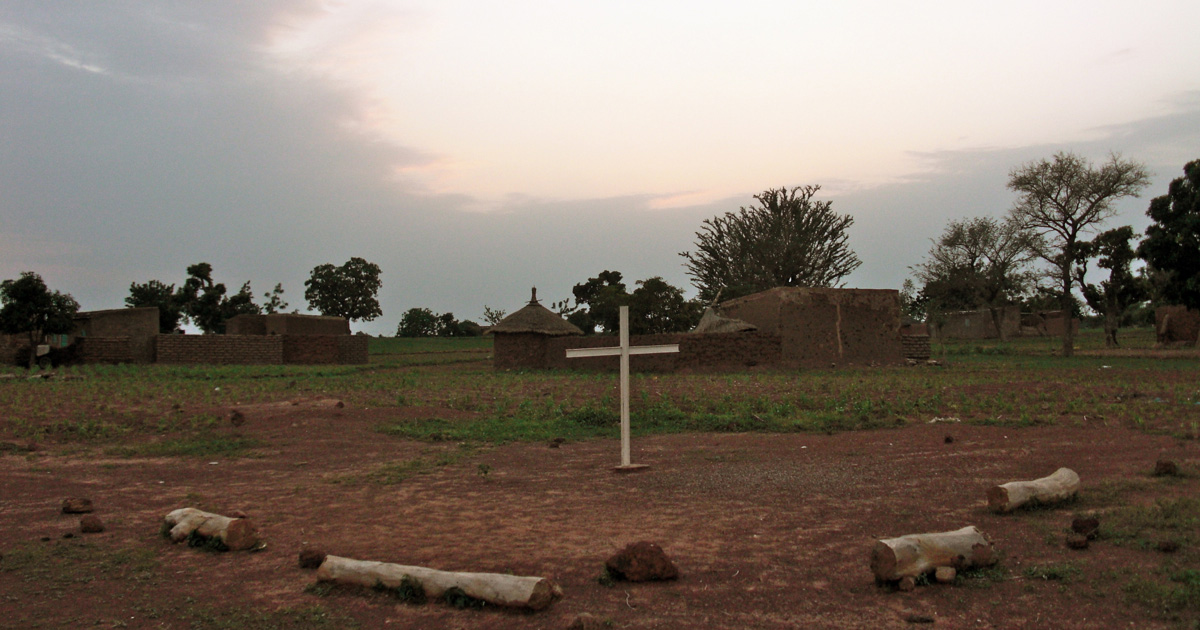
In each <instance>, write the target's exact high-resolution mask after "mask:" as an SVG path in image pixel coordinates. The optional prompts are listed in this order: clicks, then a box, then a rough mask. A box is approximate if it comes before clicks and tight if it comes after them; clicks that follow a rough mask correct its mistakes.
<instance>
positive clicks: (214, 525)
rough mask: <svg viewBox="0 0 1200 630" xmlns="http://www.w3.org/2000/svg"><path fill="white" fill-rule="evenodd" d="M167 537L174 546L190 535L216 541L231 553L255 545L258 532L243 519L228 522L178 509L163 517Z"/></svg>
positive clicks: (221, 517) (203, 513) (191, 510)
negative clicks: (168, 530) (167, 528)
mask: <svg viewBox="0 0 1200 630" xmlns="http://www.w3.org/2000/svg"><path fill="white" fill-rule="evenodd" d="M166 523H167V526H168V527H170V528H171V530H170V532H169V533H168V535H169V536H170V538H171V540H172V541H174V542H181V541H183V540H186V539H187V537H188V536H191V535H192V533H193V532H194V533H195V534H196V535H198V536H204V537H205V538H216V539H218V540H220V541H221V542H222V543H224V544H225V546H226V547H228V548H229V549H230V550H231V551H240V550H243V549H250V548H251V547H254V546H255V545H257V544H258V530H257V528H255V527H254V523H252V522H250V519H247V518H231V517H228V516H223V515H221V514H213V513H212V512H205V511H203V510H197V509H196V508H179V509H178V510H174V511H172V512H170V513H169V514H167V516H166Z"/></svg>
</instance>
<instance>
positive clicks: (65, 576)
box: [0, 538, 158, 586]
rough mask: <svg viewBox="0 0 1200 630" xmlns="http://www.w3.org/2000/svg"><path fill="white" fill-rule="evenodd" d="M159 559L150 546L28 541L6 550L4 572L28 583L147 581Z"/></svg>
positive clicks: (69, 583)
mask: <svg viewBox="0 0 1200 630" xmlns="http://www.w3.org/2000/svg"><path fill="white" fill-rule="evenodd" d="M157 569H158V558H157V557H156V556H155V554H154V551H153V550H150V549H130V548H121V549H110V548H107V547H103V546H100V545H99V544H96V543H91V542H86V541H83V540H79V539H77V538H72V539H63V540H52V541H46V542H34V543H27V544H25V545H22V546H19V547H16V548H14V549H8V550H6V551H5V552H4V561H3V562H2V563H0V571H4V572H6V573H9V572H12V573H15V574H16V575H18V576H19V577H20V578H21V579H22V580H24V581H26V582H39V583H44V584H47V585H53V586H67V585H71V584H79V583H88V582H91V581H93V580H95V579H97V578H102V579H118V580H125V579H128V580H133V581H137V582H144V581H147V580H151V579H155V577H156V576H155V571H156V570H157Z"/></svg>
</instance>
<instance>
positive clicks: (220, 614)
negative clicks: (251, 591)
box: [181, 605, 359, 630]
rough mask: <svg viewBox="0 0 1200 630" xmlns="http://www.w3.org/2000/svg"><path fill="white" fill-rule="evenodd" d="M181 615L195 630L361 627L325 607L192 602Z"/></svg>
mask: <svg viewBox="0 0 1200 630" xmlns="http://www.w3.org/2000/svg"><path fill="white" fill-rule="evenodd" d="M181 617H182V618H183V619H184V620H186V621H187V622H188V628H190V629H191V630H302V629H306V628H338V629H341V628H358V627H359V624H358V622H357V621H355V620H354V619H352V618H350V617H346V616H343V615H339V614H336V613H333V612H330V611H329V610H326V609H325V607H323V606H320V605H317V606H306V607H303V608H280V609H278V610H272V611H262V610H258V609H248V608H217V607H215V606H194V605H189V606H188V607H187V608H185V609H184V610H183V611H182V615H181Z"/></svg>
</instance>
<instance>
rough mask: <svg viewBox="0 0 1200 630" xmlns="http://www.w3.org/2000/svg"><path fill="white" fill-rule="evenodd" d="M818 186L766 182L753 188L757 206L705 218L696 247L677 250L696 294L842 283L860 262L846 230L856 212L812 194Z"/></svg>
mask: <svg viewBox="0 0 1200 630" xmlns="http://www.w3.org/2000/svg"><path fill="white" fill-rule="evenodd" d="M820 188H821V187H820V186H799V187H795V188H792V189H790V190H789V189H787V188H778V189H774V188H772V189H768V190H766V191H764V192H762V193H761V194H758V195H755V196H754V199H755V200H757V201H758V204H759V205H757V206H753V205H752V206H750V207H742V208H741V209H739V211H738V212H737V213H733V212H728V213H726V214H725V215H724V216H720V217H715V218H712V219H706V220H705V221H704V223H703V226H702V227H701V229H700V231H699V232H697V233H696V251H695V252H694V253H693V252H682V253H680V256H683V257H684V258H685V259H686V260H687V263H686V267H687V271H688V275H690V276H691V277H692V280H693V284H695V286H696V288H697V289H699V291H700V296H699V297H700V299H701V300H702V301H709V300H712V299H714V298H715V297H716V295H717V293H718V292H721V294H722V295H723V296H724V297H725V298H726V299H729V298H735V297H740V296H743V295H748V294H750V293H754V292H757V291H763V290H766V289H770V288H772V287H777V286H788V287H829V286H840V282H841V280H842V278H844V277H846V276H847V275H849V274H850V272H852V271H854V270H855V269H857V268H858V266H859V265H860V264H862V263H861V261H859V259H858V256H856V255H855V253H854V251H853V250H851V249H850V247H849V245H848V235H847V234H846V230H847V228H849V227H850V226H851V225H852V224H853V223H854V218H853V217H851V216H850V215H839V214H837V213H835V212H833V210H832V205H833V204H832V202H830V201H816V200H814V199H813V197H814V195H816V193H817V191H818V190H820Z"/></svg>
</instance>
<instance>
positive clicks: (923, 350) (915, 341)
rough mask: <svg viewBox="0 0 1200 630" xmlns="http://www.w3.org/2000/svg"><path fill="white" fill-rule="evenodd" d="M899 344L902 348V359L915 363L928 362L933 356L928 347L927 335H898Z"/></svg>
mask: <svg viewBox="0 0 1200 630" xmlns="http://www.w3.org/2000/svg"><path fill="white" fill-rule="evenodd" d="M900 344H901V345H902V346H903V347H904V358H905V359H915V360H917V361H928V360H929V357H931V356H933V352H932V350H931V349H930V347H929V335H900Z"/></svg>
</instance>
